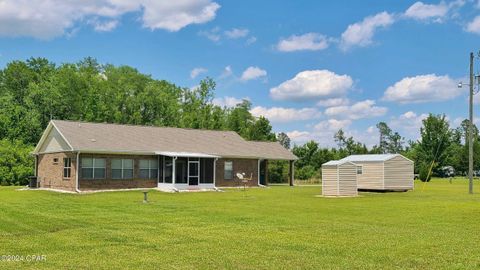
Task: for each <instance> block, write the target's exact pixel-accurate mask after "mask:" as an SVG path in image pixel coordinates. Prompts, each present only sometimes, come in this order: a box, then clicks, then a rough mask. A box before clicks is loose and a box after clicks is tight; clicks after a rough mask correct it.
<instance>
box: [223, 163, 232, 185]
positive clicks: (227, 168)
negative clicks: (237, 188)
mask: <svg viewBox="0 0 480 270" xmlns="http://www.w3.org/2000/svg"><path fill="white" fill-rule="evenodd" d="M223 171H224V175H223V179H225V180H232V179H233V162H232V161H225V164H224V167H223Z"/></svg>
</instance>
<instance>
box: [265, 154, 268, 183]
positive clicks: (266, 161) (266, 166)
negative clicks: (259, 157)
mask: <svg viewBox="0 0 480 270" xmlns="http://www.w3.org/2000/svg"><path fill="white" fill-rule="evenodd" d="M265 186H268V159H265Z"/></svg>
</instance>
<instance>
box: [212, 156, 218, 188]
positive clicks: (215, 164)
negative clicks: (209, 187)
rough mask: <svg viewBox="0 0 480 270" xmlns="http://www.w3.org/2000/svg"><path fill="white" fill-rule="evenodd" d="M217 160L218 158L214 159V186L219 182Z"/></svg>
mask: <svg viewBox="0 0 480 270" xmlns="http://www.w3.org/2000/svg"><path fill="white" fill-rule="evenodd" d="M217 160H218V158H215V159H213V186H215V183H216V181H217Z"/></svg>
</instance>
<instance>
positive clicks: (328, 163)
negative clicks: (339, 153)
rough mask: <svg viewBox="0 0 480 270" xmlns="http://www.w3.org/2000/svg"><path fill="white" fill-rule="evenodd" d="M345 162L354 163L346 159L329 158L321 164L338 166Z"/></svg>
mask: <svg viewBox="0 0 480 270" xmlns="http://www.w3.org/2000/svg"><path fill="white" fill-rule="evenodd" d="M345 163H351V164H354V163H352V162H350V161H347V160H330V161H328V162H325V163H323V164H322V166H338V165H343V164H345ZM354 165H355V164H354Z"/></svg>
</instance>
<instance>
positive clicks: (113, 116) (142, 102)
mask: <svg viewBox="0 0 480 270" xmlns="http://www.w3.org/2000/svg"><path fill="white" fill-rule="evenodd" d="M215 87H216V85H215V82H214V81H213V80H212V79H210V78H206V79H204V80H202V81H201V82H200V84H199V86H198V87H196V88H194V89H190V88H185V87H179V86H177V85H175V84H172V83H170V82H168V81H165V80H156V79H153V78H152V77H151V76H150V75H145V74H142V73H140V72H139V71H138V70H136V69H134V68H132V67H129V66H114V65H109V64H107V65H102V64H99V63H98V62H97V60H96V59H94V58H85V59H83V60H82V61H79V62H78V63H64V64H61V65H56V64H55V63H53V62H51V61H49V60H48V59H45V58H31V59H28V60H26V61H13V62H10V63H8V64H7V65H6V66H5V68H3V69H2V70H0V184H2V185H13V184H15V185H20V184H22V185H23V184H25V183H26V181H27V179H28V176H30V175H33V173H34V172H33V168H34V166H33V162H34V161H33V160H34V158H33V156H31V155H30V154H29V153H31V152H32V151H33V149H34V146H35V144H36V143H37V142H38V140H39V139H40V137H41V135H42V132H43V130H44V129H45V128H46V126H47V125H48V123H49V121H50V120H51V119H62V120H79V121H88V122H108V123H119V124H136V125H151V126H169V127H182V128H195V129H213V130H232V131H235V132H237V133H238V134H240V136H242V137H243V138H245V139H247V140H262V141H274V140H275V139H276V137H275V134H274V133H273V132H272V126H271V125H270V122H269V121H268V119H266V118H264V117H259V118H256V117H253V115H252V114H251V113H250V109H251V103H250V102H249V101H246V100H245V101H243V102H242V103H240V104H238V105H237V106H235V107H233V108H227V107H220V106H217V105H214V104H213V103H212V100H213V98H214V91H215Z"/></svg>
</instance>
